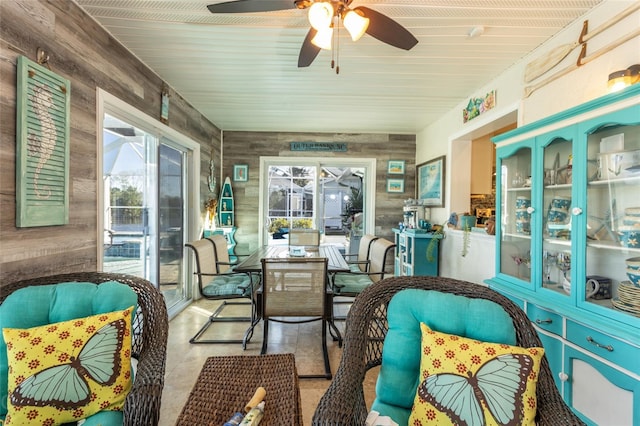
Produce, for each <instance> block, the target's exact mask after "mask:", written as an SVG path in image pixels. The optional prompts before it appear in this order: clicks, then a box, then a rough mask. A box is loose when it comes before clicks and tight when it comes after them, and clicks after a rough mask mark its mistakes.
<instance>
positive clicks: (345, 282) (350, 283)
mask: <svg viewBox="0 0 640 426" xmlns="http://www.w3.org/2000/svg"><path fill="white" fill-rule="evenodd" d="M360 244H362V241H361V242H360ZM395 247H396V245H395V243H392V242H391V241H389V240H387V239H385V238H376V239H375V240H373V241H372V242H371V248H370V250H369V260H368V262H366V265H365V266H366V271H361V270H360V269H359V268H358V269H357V270H353V269H352V270H351V271H349V272H336V273H335V274H333V276H332V277H331V281H332V285H331V287H332V290H333V296H334V298H335V297H350V298H353V297H356V296H357V295H359V294H360V293H361V292H362V290H364V289H365V288H367V287H369V286H370V285H371V284H373V283H376V282H378V281H380V280H382V279H384V277H385V275H386V274H389V273H391V272H392V271H391V270H390V268H391V266H387V262H388V261H389V259H391V258H392V256H391V253H393V250H394V248H395ZM351 302H352V301H349V302H347V303H351ZM335 303H337V304H344V303H345V302H344V301H342V300H338V301H335ZM345 318H346V317H345V316H334V320H335V319H337V320H344V319H345Z"/></svg>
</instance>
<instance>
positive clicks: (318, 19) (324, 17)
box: [309, 2, 333, 31]
mask: <svg viewBox="0 0 640 426" xmlns="http://www.w3.org/2000/svg"><path fill="white" fill-rule="evenodd" d="M332 19H333V7H332V6H331V4H330V3H326V2H316V3H313V4H312V5H311V7H310V8H309V23H310V24H311V26H312V27H313V28H315V29H316V30H318V31H320V30H321V29H323V28H329V26H331V21H332Z"/></svg>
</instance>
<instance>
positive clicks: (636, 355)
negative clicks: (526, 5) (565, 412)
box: [487, 85, 640, 425]
mask: <svg viewBox="0 0 640 426" xmlns="http://www.w3.org/2000/svg"><path fill="white" fill-rule="evenodd" d="M493 142H494V143H495V144H496V155H497V171H498V173H497V186H496V187H497V188H498V189H497V191H496V198H497V200H496V203H497V209H496V216H497V217H496V223H497V226H496V238H497V244H496V275H495V277H493V278H492V279H490V280H488V281H487V283H488V284H489V286H490V287H491V288H494V289H496V290H498V291H500V292H502V293H503V294H505V295H507V296H508V297H510V298H511V299H512V300H514V301H515V302H516V303H518V304H519V305H520V306H521V307H522V308H523V309H524V310H525V311H526V312H527V314H528V316H529V318H530V319H531V321H532V322H533V323H534V324H535V325H536V327H537V329H538V331H539V334H540V336H541V338H542V341H543V344H544V346H545V351H546V353H547V357H548V359H549V363H550V366H551V368H552V370H553V371H554V373H555V377H556V384H557V385H558V387H559V389H560V390H561V392H562V394H563V397H564V398H565V400H566V402H567V403H568V404H569V405H570V406H571V407H572V408H573V409H574V410H575V412H576V413H577V414H578V415H579V416H580V417H581V418H582V419H583V420H584V421H585V422H586V423H587V424H593V425H596V424H597V425H606V424H610V425H640V284H636V285H635V286H634V284H633V283H632V282H631V281H630V279H631V276H630V275H628V274H627V272H629V273H631V274H633V272H634V270H636V269H635V268H638V265H640V263H637V261H638V259H637V258H640V85H635V86H631V87H629V88H627V89H625V90H624V91H622V92H617V93H613V94H609V95H606V96H603V97H601V98H598V99H595V100H593V101H590V102H587V103H585V104H583V105H580V106H577V107H574V108H571V109H569V110H567V111H564V112H561V113H558V114H555V115H553V116H550V117H547V118H545V119H542V120H539V121H537V122H535V123H531V124H528V125H525V126H523V127H520V128H517V129H515V130H512V131H510V132H508V133H505V134H503V135H500V136H497V137H495V138H494V139H493ZM529 178H530V179H529ZM634 262H635V263H634ZM636 272H637V273H638V274H640V272H638V271H636Z"/></svg>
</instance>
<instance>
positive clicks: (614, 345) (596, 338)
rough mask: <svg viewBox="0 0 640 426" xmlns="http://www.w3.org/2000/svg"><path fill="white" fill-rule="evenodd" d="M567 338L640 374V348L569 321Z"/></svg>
mask: <svg viewBox="0 0 640 426" xmlns="http://www.w3.org/2000/svg"><path fill="white" fill-rule="evenodd" d="M567 340H568V341H570V342H572V343H575V344H576V345H578V346H580V347H581V348H583V349H586V350H588V351H589V352H591V353H594V354H596V355H599V356H601V357H602V358H605V359H607V360H609V361H611V362H613V363H615V364H618V365H619V366H620V367H622V368H625V369H627V370H629V371H631V372H633V373H635V374H640V348H639V347H637V346H633V345H630V344H629V343H626V342H623V341H621V340H618V339H616V338H614V337H611V336H609V335H606V334H604V333H601V332H599V331H596V330H594V329H592V328H589V327H586V326H584V325H581V324H578V323H575V322H573V321H567Z"/></svg>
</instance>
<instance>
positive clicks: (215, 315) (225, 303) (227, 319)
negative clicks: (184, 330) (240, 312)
mask: <svg viewBox="0 0 640 426" xmlns="http://www.w3.org/2000/svg"><path fill="white" fill-rule="evenodd" d="M231 305H251V316H250V317H219V315H220V313H222V311H223V310H224V308H226V307H227V306H231ZM247 321H248V322H251V325H250V327H249V329H247V331H246V332H245V334H244V337H243V338H242V339H228V340H222V339H200V337H201V336H202V335H203V334H204V333H205V331H207V329H208V328H209V327H211V326H212V325H213V324H214V323H216V322H247ZM255 325H256V320H255V306H254V302H253V301H251V302H229V301H227V300H225V301H223V302H222V303H221V304H220V306H218V308H217V309H216V310H215V311H214V312H213V314H211V316H210V317H209V319H208V320H207V322H206V323H205V324H204V325H203V326H202V328H200V330H199V331H198V332H197V333H196V334H195V336H193V337H192V338H191V339H189V343H193V344H220V343H242V345H243V348H245V347H246V344H247V342H248V341H249V340H250V339H251V336H252V335H253V327H255Z"/></svg>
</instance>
